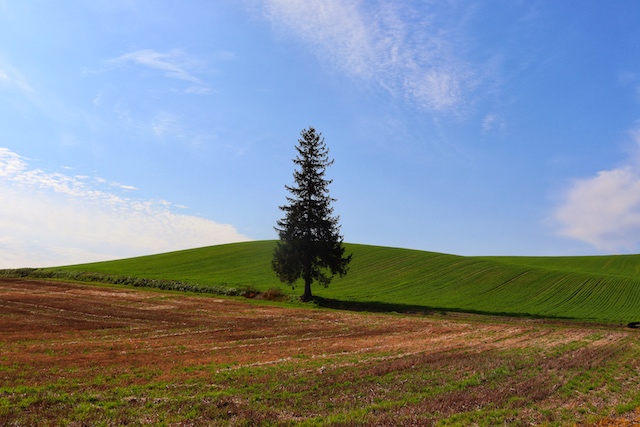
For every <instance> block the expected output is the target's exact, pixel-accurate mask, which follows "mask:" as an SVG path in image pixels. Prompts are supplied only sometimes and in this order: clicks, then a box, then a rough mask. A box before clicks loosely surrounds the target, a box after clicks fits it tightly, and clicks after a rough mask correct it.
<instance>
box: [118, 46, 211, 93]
mask: <svg viewBox="0 0 640 427" xmlns="http://www.w3.org/2000/svg"><path fill="white" fill-rule="evenodd" d="M111 62H114V63H128V62H130V63H134V64H137V65H142V66H144V67H147V68H151V69H154V70H158V71H161V72H163V73H164V76H165V77H168V78H172V79H178V80H182V81H185V82H189V83H192V84H193V85H192V86H190V87H189V88H187V89H186V90H185V93H193V94H206V93H209V92H210V89H209V88H208V87H207V86H206V85H205V84H204V83H203V82H202V80H200V79H199V78H198V77H196V76H195V75H194V74H193V71H191V70H190V69H191V68H193V67H194V62H193V61H191V60H187V59H186V57H185V55H184V54H183V53H182V52H181V51H179V50H171V51H169V52H167V53H162V52H156V51H155V50H151V49H142V50H136V51H133V52H129V53H127V54H124V55H122V56H119V57H118V58H115V59H112V60H111Z"/></svg>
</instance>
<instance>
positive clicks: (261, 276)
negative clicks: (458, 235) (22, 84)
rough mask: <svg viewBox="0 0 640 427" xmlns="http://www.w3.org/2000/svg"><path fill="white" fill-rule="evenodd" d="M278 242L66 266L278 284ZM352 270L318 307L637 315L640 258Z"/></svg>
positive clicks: (374, 257) (364, 263) (386, 257)
mask: <svg viewBox="0 0 640 427" xmlns="http://www.w3.org/2000/svg"><path fill="white" fill-rule="evenodd" d="M274 246H275V242H274V241H257V242H247V243H235V244H228V245H220V246H211V247H205V248H198V249H191V250H185V251H177V252H170V253H165V254H159V255H151V256H145V257H137V258H130V259H124V260H117V261H109V262H100V263H92V264H82V265H74V266H66V267H61V268H60V269H62V270H65V271H85V272H96V273H104V274H112V275H122V276H131V277H144V278H151V279H163V280H176V281H182V282H186V283H195V284H200V285H205V286H225V287H235V288H242V287H253V288H255V289H257V290H262V291H264V290H267V289H270V288H274V287H279V288H280V289H281V290H282V291H283V292H285V293H288V294H292V295H294V294H300V293H301V292H302V289H301V287H298V288H296V289H291V288H290V287H288V286H286V285H284V284H281V283H280V282H279V281H278V280H277V278H276V276H275V274H274V273H273V272H272V271H271V268H270V261H271V254H272V251H273V248H274ZM346 246H347V251H348V252H352V253H353V261H352V263H351V268H350V271H349V274H348V275H347V276H345V277H343V278H335V279H334V281H333V282H332V283H331V285H330V286H329V287H328V288H322V287H320V286H317V285H316V286H314V288H313V291H314V294H315V295H316V296H318V297H321V300H320V303H321V304H323V303H324V304H332V305H334V306H342V307H345V308H349V307H351V308H359V309H366V310H378V309H380V310H389V311H431V310H433V311H466V312H475V313H486V314H506V315H518V316H521V315H524V316H534V317H550V318H565V319H578V320H587V321H597V322H607V323H628V322H632V321H640V274H639V273H640V255H617V256H593V257H466V256H455V255H447V254H441V253H434V252H425V251H416V250H407V249H397V248H388V247H380V246H368V245H356V244H347V245H346Z"/></svg>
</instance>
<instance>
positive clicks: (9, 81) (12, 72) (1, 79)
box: [0, 62, 35, 94]
mask: <svg viewBox="0 0 640 427" xmlns="http://www.w3.org/2000/svg"><path fill="white" fill-rule="evenodd" d="M2 86H5V87H8V88H14V89H18V90H20V91H22V92H24V93H27V94H33V93H34V92H35V90H34V89H33V87H31V85H30V84H29V82H28V81H27V78H26V77H25V76H24V74H22V73H21V72H20V71H18V70H17V69H15V68H14V67H12V66H10V65H8V64H6V63H2V62H0V87H2Z"/></svg>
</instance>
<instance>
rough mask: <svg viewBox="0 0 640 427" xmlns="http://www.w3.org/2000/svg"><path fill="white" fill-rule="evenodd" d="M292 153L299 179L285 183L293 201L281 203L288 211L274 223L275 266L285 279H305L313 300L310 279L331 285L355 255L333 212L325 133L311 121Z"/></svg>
mask: <svg viewBox="0 0 640 427" xmlns="http://www.w3.org/2000/svg"><path fill="white" fill-rule="evenodd" d="M300 135H301V138H300V139H299V140H298V145H297V146H296V150H297V151H298V155H297V156H296V158H295V159H293V163H295V164H296V165H297V166H298V167H299V169H297V170H295V171H294V173H293V178H294V180H295V184H294V185H293V186H288V185H287V186H285V187H286V189H287V190H288V191H289V192H290V193H291V196H288V197H287V201H288V203H289V204H288V205H285V206H280V209H282V210H283V211H284V212H285V216H284V218H283V219H281V220H279V221H278V222H277V224H278V225H277V227H275V229H276V231H277V232H278V235H279V237H280V240H279V241H278V244H277V246H276V249H275V251H274V253H273V260H272V263H271V264H272V267H273V270H274V271H275V272H276V274H277V276H278V278H279V279H280V280H281V281H282V282H286V283H288V284H290V285H294V283H295V282H296V281H297V280H298V279H300V278H302V279H303V280H304V294H303V295H302V298H301V299H302V300H303V301H310V300H311V299H312V298H313V295H312V294H311V284H312V283H313V281H314V280H315V281H317V282H318V283H320V284H322V285H323V286H325V287H326V286H328V285H329V282H331V279H332V278H333V276H334V275H336V274H339V275H340V276H344V275H345V274H347V270H348V264H349V262H350V261H351V255H349V256H346V257H345V256H344V252H345V249H344V247H343V245H342V243H343V238H342V236H341V235H340V226H339V224H338V220H339V217H338V216H333V208H332V207H331V203H332V202H334V201H335V199H332V198H331V197H329V189H328V186H329V184H331V182H332V180H329V179H325V178H324V175H325V171H326V169H327V167H329V166H331V165H332V164H333V160H329V149H328V148H327V146H326V144H325V143H324V138H322V134H321V133H317V132H316V130H315V129H314V128H312V127H309V129H305V130H303V131H302V132H301V133H300Z"/></svg>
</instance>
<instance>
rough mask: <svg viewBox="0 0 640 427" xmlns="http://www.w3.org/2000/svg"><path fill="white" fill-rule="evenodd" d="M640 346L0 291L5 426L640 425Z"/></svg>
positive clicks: (263, 307) (629, 337) (521, 330)
mask: <svg viewBox="0 0 640 427" xmlns="http://www.w3.org/2000/svg"><path fill="white" fill-rule="evenodd" d="M639 333H640V332H638V331H636V330H631V329H627V328H623V327H618V326H606V325H590V324H576V323H570V322H555V321H542V320H530V319H510V318H488V317H482V316H471V315H460V314H458V315H456V314H446V315H444V314H443V315H438V316H429V317H425V316H405V315H402V316H400V315H391V314H368V313H350V312H341V311H331V310H323V309H309V308H295V307H292V306H288V307H287V306H283V305H274V304H270V305H269V304H264V303H262V304H258V303H256V302H253V301H245V300H239V299H218V298H214V297H200V296H188V295H185V294H177V293H163V292H156V291H146V290H137V289H122V288H115V287H103V286H95V285H80V284H68V283H59V282H44V281H27V280H24V281H19V280H0V425H70V426H81V425H184V426H187V425H336V426H347V425H389V426H391V425H488V426H490V425H594V426H596V425H597V426H613V425H620V426H623V425H624V426H633V425H640V421H637V420H639V419H640V418H639V417H638V416H637V414H636V412H635V408H636V407H638V406H640V346H639V345H638V344H639V342H638V338H640V335H639Z"/></svg>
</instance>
